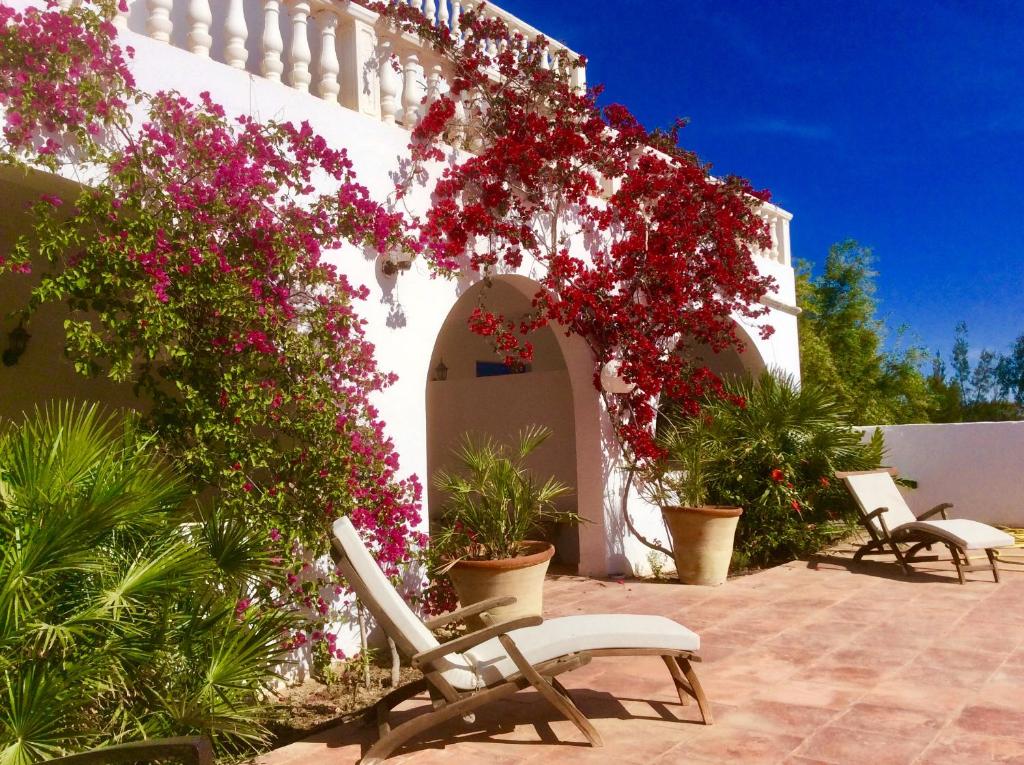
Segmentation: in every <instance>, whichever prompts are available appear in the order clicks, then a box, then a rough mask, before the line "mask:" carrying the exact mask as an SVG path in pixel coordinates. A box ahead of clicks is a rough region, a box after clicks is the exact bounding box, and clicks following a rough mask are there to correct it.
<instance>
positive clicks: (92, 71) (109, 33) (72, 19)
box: [0, 0, 134, 262]
mask: <svg viewBox="0 0 1024 765" xmlns="http://www.w3.org/2000/svg"><path fill="white" fill-rule="evenodd" d="M122 2H123V0H122ZM96 5H97V6H98V8H99V10H100V13H95V12H92V11H91V10H89V9H82V8H74V9H71V10H69V11H68V12H67V13H58V12H56V10H55V9H56V6H57V3H56V2H55V0H47V3H46V9H40V8H32V7H30V8H26V9H25V10H23V11H17V10H15V9H14V8H12V7H10V6H9V5H6V4H0V56H2V59H3V66H2V67H0V107H3V109H4V126H3V131H2V140H0V164H8V163H11V162H14V161H16V157H17V155H18V154H19V153H21V152H30V153H31V154H34V155H35V160H36V161H37V162H38V163H39V164H40V165H42V166H43V167H46V168H49V169H51V170H52V169H56V168H57V167H58V166H59V165H60V163H61V162H62V161H68V160H70V159H74V158H76V151H80V150H81V149H82V148H83V147H88V146H89V145H91V143H92V142H93V140H95V139H96V138H97V137H99V136H100V135H101V134H102V133H104V132H105V131H107V130H109V129H111V128H115V127H120V128H123V127H124V126H125V125H126V124H127V122H126V116H127V115H126V113H125V111H124V109H125V107H126V106H127V101H128V99H129V98H130V96H131V88H132V86H133V85H134V80H133V78H132V75H131V73H130V72H129V71H128V69H127V67H126V66H125V58H124V53H125V52H122V50H121V48H120V47H119V46H118V45H117V44H116V43H115V41H114V37H115V35H114V28H113V25H111V24H110V22H109V21H107V20H106V18H108V17H109V16H110V14H112V12H113V9H114V3H113V2H112V1H111V0H108V1H107V2H100V3H96ZM126 52H127V53H128V55H131V53H132V51H131V49H130V48H129V49H128V50H127V51H126ZM77 158H78V159H81V157H77ZM0 262H2V261H0Z"/></svg>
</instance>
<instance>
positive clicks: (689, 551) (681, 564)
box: [661, 506, 743, 586]
mask: <svg viewBox="0 0 1024 765" xmlns="http://www.w3.org/2000/svg"><path fill="white" fill-rule="evenodd" d="M661 513H662V515H663V516H664V518H665V523H666V525H667V526H668V530H669V533H671V534H672V554H673V557H674V558H675V559H676V575H677V576H678V577H679V581H680V582H682V583H683V584H703V585H711V586H717V585H720V584H722V583H723V582H725V580H726V577H728V575H729V561H730V560H731V559H732V543H733V538H734V537H735V536H736V524H737V523H738V522H739V519H740V515H742V514H743V510H742V509H741V508H738V507H718V506H706V507H663V508H661Z"/></svg>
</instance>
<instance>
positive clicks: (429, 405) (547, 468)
mask: <svg viewBox="0 0 1024 765" xmlns="http://www.w3.org/2000/svg"><path fill="white" fill-rule="evenodd" d="M537 289H538V285H537V283H536V282H533V281H532V280H529V279H526V278H525V277H508V276H506V277H497V278H494V279H492V280H491V281H490V284H489V285H488V284H485V283H484V282H478V283H477V284H475V285H473V286H472V287H470V288H469V289H468V290H467V291H466V292H465V293H464V294H463V295H462V296H461V297H460V298H459V299H458V301H457V302H456V303H455V305H454V306H453V307H452V309H451V311H450V312H449V313H448V316H447V318H446V319H445V321H444V324H443V325H442V327H441V330H440V332H439V333H438V336H437V339H436V340H435V342H434V349H433V353H432V355H431V364H430V370H431V371H430V374H429V379H428V380H427V384H426V414H427V472H428V481H427V487H426V493H427V508H428V513H429V515H430V516H431V518H433V517H436V515H437V513H438V511H439V509H440V508H441V506H442V505H443V499H444V498H443V496H441V495H440V493H439V492H438V491H437V490H436V489H435V488H434V486H433V481H432V476H433V475H434V474H435V473H436V472H437V471H438V470H441V469H453V468H456V467H457V463H456V460H455V459H454V457H453V456H452V449H453V447H455V446H456V445H457V444H458V442H459V440H460V439H461V437H462V434H464V433H473V434H475V435H478V436H491V437H493V438H495V439H496V440H498V441H501V442H505V443H510V442H512V441H513V440H514V439H515V437H516V434H517V433H518V432H519V431H520V430H522V429H523V428H524V427H526V426H528V425H544V426H546V427H548V428H550V429H551V431H552V435H551V437H550V438H549V439H548V440H547V442H545V443H544V444H543V445H542V446H541V447H540V448H539V449H538V450H537V451H536V452H535V453H534V454H533V455H531V458H530V463H529V465H530V467H531V469H532V470H534V472H535V474H536V476H537V477H538V479H540V480H544V479H546V478H547V477H548V476H553V477H555V478H556V479H558V480H559V481H561V482H563V483H565V484H567V485H568V486H570V487H571V488H572V491H573V493H572V494H571V495H568V496H566V497H564V498H562V500H560V501H561V502H562V503H563V506H564V508H565V509H571V510H577V509H578V511H579V512H580V513H581V514H583V515H587V513H586V512H585V510H584V508H583V507H582V506H581V504H580V503H581V501H582V498H581V496H580V492H579V490H578V487H579V486H580V481H579V479H578V452H577V428H576V410H575V407H574V397H573V381H572V379H571V377H570V371H569V368H568V366H567V363H566V358H565V356H564V355H563V351H562V347H561V343H560V338H559V337H558V336H557V335H556V333H555V332H554V331H553V330H552V329H551V328H550V327H545V328H543V329H540V330H538V331H536V332H532V333H531V334H530V342H532V343H533V346H534V357H533V362H532V363H531V364H530V365H529V366H528V367H527V369H525V370H523V371H519V372H512V371H511V370H508V369H506V368H505V367H504V365H503V364H502V363H501V359H500V358H498V357H497V355H496V354H495V352H494V349H493V348H492V347H491V345H490V343H489V342H488V340H487V338H484V337H481V336H479V335H476V334H474V333H472V332H470V330H469V328H468V326H467V319H468V318H469V315H470V313H471V312H472V311H473V309H474V308H475V307H476V306H477V305H479V303H480V300H481V298H482V297H483V298H484V299H485V303H486V306H487V308H488V309H489V310H491V311H494V312H495V313H498V314H502V315H504V316H506V317H508V318H509V319H516V318H518V317H520V316H523V315H525V314H526V313H528V312H529V311H530V310H531V304H530V299H531V297H532V295H533V294H534V293H535V292H536V290H537ZM484 291H486V292H484ZM439 372H440V373H439ZM441 377H443V378H444V379H439V378H441ZM551 541H553V542H555V546H556V550H557V553H556V559H555V560H556V562H560V563H562V564H564V565H565V566H567V567H569V568H575V567H577V566H578V564H579V562H580V542H579V529H578V528H565V529H557V530H554V531H553V538H552V539H551Z"/></svg>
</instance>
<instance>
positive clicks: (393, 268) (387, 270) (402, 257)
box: [380, 247, 412, 276]
mask: <svg viewBox="0 0 1024 765" xmlns="http://www.w3.org/2000/svg"><path fill="white" fill-rule="evenodd" d="M410 268H412V253H410V252H407V251H405V250H403V249H401V248H399V247H396V248H395V249H393V250H391V251H390V252H385V253H383V254H382V255H381V256H380V270H381V271H382V272H384V275H385V276H394V275H395V274H398V273H400V272H401V271H408V270H409V269H410Z"/></svg>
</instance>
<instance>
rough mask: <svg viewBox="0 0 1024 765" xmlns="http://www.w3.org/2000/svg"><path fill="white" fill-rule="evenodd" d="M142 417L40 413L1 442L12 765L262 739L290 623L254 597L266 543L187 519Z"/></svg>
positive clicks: (4, 659) (0, 738) (5, 720)
mask: <svg viewBox="0 0 1024 765" xmlns="http://www.w3.org/2000/svg"><path fill="white" fill-rule="evenodd" d="M185 498H186V491H185V490H184V483H183V482H182V481H181V480H180V479H179V478H178V477H177V476H176V475H175V473H174V471H173V470H171V469H170V468H169V467H168V466H167V465H165V464H164V463H162V462H161V461H160V460H159V459H158V458H157V457H156V456H155V452H154V449H153V446H152V442H151V439H150V438H146V437H144V436H142V435H140V432H139V430H138V429H137V428H136V425H135V422H134V420H133V419H129V420H127V421H126V422H124V423H118V421H117V420H116V419H115V418H113V417H105V416H102V415H101V414H100V413H99V412H98V411H97V409H96V407H75V406H72V405H64V406H59V407H52V408H50V409H48V410H46V411H45V412H39V411H37V412H36V413H35V415H34V416H32V417H29V418H27V419H26V420H25V421H24V422H23V423H21V424H18V425H16V426H12V427H9V428H8V429H7V430H6V431H5V432H4V433H3V435H2V436H0V539H3V540H4V542H3V547H2V548H0V765H21V764H22V763H31V762H37V761H39V760H44V759H48V758H50V757H53V756H56V755H60V754H63V753H65V752H69V751H76V750H81V749H85V748H88V747H90V746H93V745H98V744H102V743H111V742H116V741H119V740H122V739H134V738H141V737H149V736H163V735H177V734H184V733H194V732H204V733H207V734H209V735H211V736H212V737H213V739H214V740H215V742H217V743H218V745H219V746H220V747H221V748H222V749H238V748H240V747H241V748H244V747H245V746H246V745H251V744H255V743H257V742H259V741H261V740H262V739H264V738H265V736H266V730H265V728H264V727H263V724H262V723H263V720H265V719H266V717H267V711H268V708H269V707H268V706H267V705H266V704H264V703H263V701H262V699H263V696H264V694H265V692H266V690H267V689H268V687H269V684H270V683H271V682H272V681H273V680H274V679H275V677H276V676H275V666H276V665H277V664H278V663H279V662H280V661H281V660H282V658H283V648H284V640H285V638H286V631H287V628H288V627H289V623H288V617H287V616H285V615H282V614H281V613H279V612H277V611H275V610H273V609H267V608H264V607H262V606H261V604H258V603H254V602H253V601H252V600H251V599H250V598H249V597H247V593H249V592H252V591H254V589H256V587H255V585H256V584H257V583H258V582H260V581H262V580H263V578H264V577H265V576H266V575H267V573H268V571H269V566H270V561H269V559H268V557H267V553H266V551H265V549H264V548H265V543H264V542H263V541H262V539H261V538H257V537H256V536H255V535H254V534H253V533H252V532H250V531H249V529H248V527H247V525H245V524H244V523H242V522H241V521H239V520H235V519H233V518H229V517H216V516H214V517H209V518H206V519H195V518H191V517H189V516H188V515H187V514H186V511H185V510H183V509H182V507H183V502H184V500H185Z"/></svg>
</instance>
